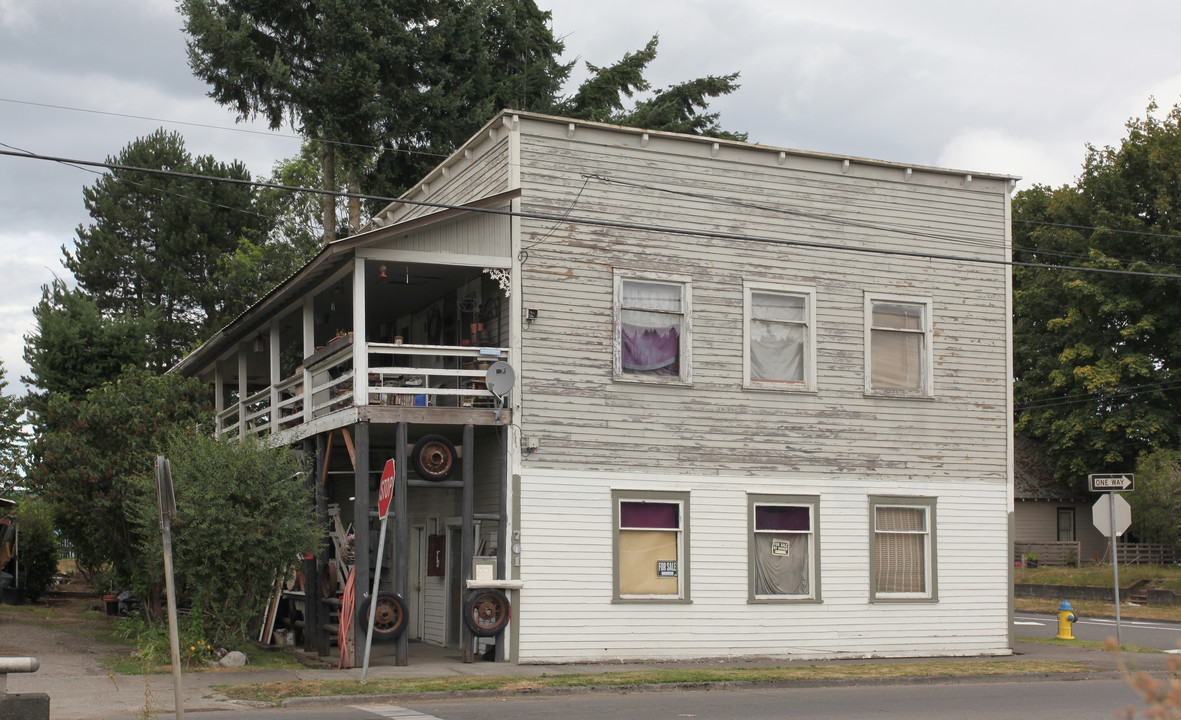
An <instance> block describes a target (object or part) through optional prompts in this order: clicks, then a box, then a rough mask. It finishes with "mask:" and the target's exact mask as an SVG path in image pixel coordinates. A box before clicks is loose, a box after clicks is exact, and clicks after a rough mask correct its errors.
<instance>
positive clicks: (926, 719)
mask: <svg viewBox="0 0 1181 720" xmlns="http://www.w3.org/2000/svg"><path fill="white" fill-rule="evenodd" d="M1129 703H1133V704H1136V705H1137V707H1142V706H1140V704H1139V703H1138V700H1137V698H1136V696H1135V694H1134V693H1133V692H1132V690H1131V689H1130V688H1129V687H1128V686H1127V685H1125V684H1124V683H1122V682H1120V681H1118V680H1074V681H1052V682H1051V681H1048V682H1018V683H1014V682H991V683H954V684H941V685H863V686H856V687H833V688H787V689H741V690H711V691H702V690H688V691H686V690H680V691H668V692H648V693H602V694H600V693H586V694H579V695H568V696H545V697H535V696H534V697H530V696H520V697H508V698H491V697H482V698H466V699H465V698H459V699H446V700H428V701H415V702H406V703H400V704H397V705H391V704H373V705H355V706H346V707H319V708H315V709H308V710H304V709H297V708H289V709H284V710H275V711H271V710H263V711H259V710H254V711H246V712H234V713H223V712H208V713H201V720H269V718H271V717H274V718H276V719H277V718H280V717H281V718H282V720H314V719H315V720H374V719H375V718H395V719H396V720H489V719H490V718H512V720H633V719H637V720H638V719H643V720H649V719H663V718H668V719H670V720H675V719H677V718H697V720H735V718H741V719H742V720H785V719H792V718H808V719H809V720H863V719H864V718H869V717H875V718H876V717H880V718H906V719H907V720H945V719H946V718H948V717H955V718H956V720H1002V719H1003V720H1012V718H1069V719H1070V720H1111V718H1112V717H1114V716H1115V714H1116V713H1117V712H1119V711H1121V710H1123V709H1124V708H1126V707H1127V706H1128V704H1129ZM161 717H162V718H166V717H170V716H169V715H167V714H165V715H162V716H161Z"/></svg>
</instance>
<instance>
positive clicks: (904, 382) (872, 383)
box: [869, 300, 930, 394]
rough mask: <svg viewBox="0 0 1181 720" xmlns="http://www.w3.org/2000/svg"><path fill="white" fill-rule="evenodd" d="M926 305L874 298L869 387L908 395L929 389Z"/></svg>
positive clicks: (870, 338) (870, 336)
mask: <svg viewBox="0 0 1181 720" xmlns="http://www.w3.org/2000/svg"><path fill="white" fill-rule="evenodd" d="M926 311H927V306H926V305H925V304H922V303H906V302H892V301H885V300H872V301H871V302H870V330H869V343H870V347H869V357H870V360H869V387H870V389H871V390H877V391H884V392H899V393H905V394H917V393H925V392H926V391H927V372H928V368H927V367H925V365H926V362H927V349H928V348H927V344H928V343H929V342H930V338H929V336H928V333H927V326H928V323H927V318H926Z"/></svg>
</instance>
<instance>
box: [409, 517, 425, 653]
mask: <svg viewBox="0 0 1181 720" xmlns="http://www.w3.org/2000/svg"><path fill="white" fill-rule="evenodd" d="M425 534H426V528H424V527H423V526H421V525H415V526H414V527H412V528H410V578H409V581H410V588H409V590H408V591H407V593H406V613H407V614H408V615H409V617H408V618H407V620H409V622H410V625H409V627H407V628H406V632H407V636H406V637H407V639H410V640H422V628H423V623H424V619H423V610H424V608H423V602H422V586H423V582H424V581H425V580H426V578H425V576H424V570H425V567H426V547H425V543H424V542H423V537H424V536H425Z"/></svg>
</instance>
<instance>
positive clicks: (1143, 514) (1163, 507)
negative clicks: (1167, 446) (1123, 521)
mask: <svg viewBox="0 0 1181 720" xmlns="http://www.w3.org/2000/svg"><path fill="white" fill-rule="evenodd" d="M1124 497H1126V498H1127V499H1128V503H1129V504H1130V505H1131V506H1132V529H1133V531H1134V532H1135V533H1136V535H1137V537H1139V538H1140V539H1141V540H1142V541H1144V542H1150V543H1162V544H1165V545H1173V546H1177V547H1181V524H1178V522H1177V518H1179V517H1181V451H1178V450H1175V449H1174V450H1160V451H1157V452H1155V453H1152V454H1151V455H1146V456H1144V457H1142V458H1140V462H1139V463H1137V465H1136V491H1135V492H1130V493H1125V494H1124Z"/></svg>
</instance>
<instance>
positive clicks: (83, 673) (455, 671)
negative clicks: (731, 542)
mask: <svg viewBox="0 0 1181 720" xmlns="http://www.w3.org/2000/svg"><path fill="white" fill-rule="evenodd" d="M376 650H377V647H375V651H376ZM411 651H412V652H411V654H410V660H411V665H409V666H407V667H395V666H393V665H392V664H373V665H372V666H371V667H370V669H369V677H370V678H371V679H377V678H426V677H455V676H471V675H511V676H519V677H522V678H527V677H536V676H540V675H542V674H546V675H560V674H570V673H602V672H624V671H629V670H643V669H655V668H678V667H679V668H686V667H698V668H700V667H727V668H741V667H786V666H794V665H810V666H813V665H849V664H864V663H900V662H935V663H939V662H956V661H959V662H963V661H967V662H973V661H976V662H985V661H990V660H998V659H1012V660H1017V661H1027V660H1051V661H1057V660H1069V661H1076V662H1081V663H1085V664H1086V666H1087V667H1088V668H1090V669H1091V670H1092V671H1093V672H1092V673H1091V674H1089V675H1088V677H1090V676H1100V677H1111V676H1113V674H1114V673H1115V672H1116V670H1117V667H1116V661H1115V659H1114V658H1113V657H1112V656H1111V654H1110V653H1108V652H1106V651H1103V650H1095V649H1085V648H1079V647H1062V646H1057V645H1049V644H1045V643H1031V642H1019V643H1017V645H1016V647H1015V648H1014V655H1012V656H1000V657H997V656H988V657H969V658H906V659H869V660H867V659H864V658H862V659H842V660H802V659H801V660H792V661H785V660H783V659H757V658H756V659H752V658H744V659H735V660H720V661H700V662H667V663H665V662H662V663H618V664H615V663H613V664H598V663H596V664H571V665H516V664H512V663H493V662H483V661H476V662H473V663H464V662H462V660H461V659H460V656H459V653H458V651H455V650H445V649H442V648H437V647H432V646H425V645H419V644H414V645H412V646H411ZM375 654H376V653H375ZM1169 657H1170V656H1169V655H1166V654H1162V653H1143V654H1139V653H1136V654H1129V655H1126V659H1127V662H1128V663H1129V664H1130V665H1131V666H1132V667H1133V668H1134V669H1138V670H1147V671H1150V672H1154V673H1155V672H1164V671H1165V670H1166V669H1167V665H1168V661H1169ZM378 659H379V658H375V661H376V660H378ZM380 660H381V662H382V663H385V662H387V660H388V659H385V658H381V659H380ZM360 677H361V671H360V669H353V670H332V669H313V668H306V669H296V670H251V669H249V668H246V669H241V670H215V671H208V672H193V673H185V674H184V676H183V678H182V686H183V688H184V698H185V700H184V703H185V710H186V711H192V710H214V709H221V710H227V709H243V708H244V707H249V704H246V703H239V702H235V701H230V700H227V699H225V698H224V697H223V696H221V695H220V694H219V693H217V692H216V691H215V690H213V687H214V686H218V685H237V684H255V683H264V682H290V681H296V680H325V679H346V678H352V679H358V680H359V679H360ZM1053 677H1055V676H1054V675H1045V674H1026V675H1006V676H966V677H964V676H961V677H956V678H949V679H941V680H940V681H941V682H972V681H984V680H987V681H996V680H998V679H1002V678H1003V679H1005V680H1008V681H1018V682H1020V681H1039V680H1046V679H1050V678H1053ZM848 682H849V681H837V682H833V683H832V684H839V683H848ZM872 682H930V679H928V678H905V679H899V680H873V681H872ZM809 684H810V685H816V684H825V683H823V682H820V683H809ZM8 691H9V692H11V693H21V692H45V693H48V694H49V696H50V708H51V713H52V717H53V718H54V720H106V719H108V718H110V719H114V718H130V717H133V716H136V715H137V714H140V715H142V712H143V708H144V706H145V702H147V703H149V704H150V706H151V708H152V709H153V711H154V712H157V713H160V714H171V713H172V712H173V695H174V693H173V689H172V676H171V675H151V676H128V675H109V674H107V673H105V672H103V671H102V670H101V669H98V670H96V669H94V668H85V667H81V666H78V665H74V666H61V665H55V664H54V663H52V662H48V663H47V662H46V661H44V660H43V661H42V669H41V670H40V671H39V672H37V673H33V674H29V675H12V676H9V680H8ZM148 693H150V696H151V697H150V698H148V697H146V696H147V694H148ZM389 699H390V698H388V697H386V698H384V700H387V701H388V700H389ZM334 701H336V702H339V701H340V699H338V698H322V699H317V700H314V701H312V702H325V703H331V702H334ZM381 701H383V698H382V697H381V696H368V697H367V698H366V702H381ZM302 702H304V703H306V702H308V701H302ZM351 702H356V698H355V697H354V698H353V699H352V700H351Z"/></svg>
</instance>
